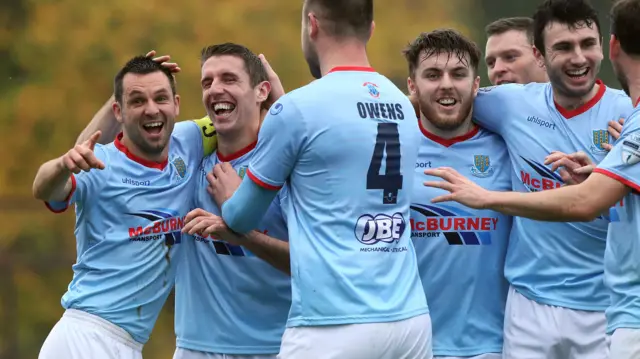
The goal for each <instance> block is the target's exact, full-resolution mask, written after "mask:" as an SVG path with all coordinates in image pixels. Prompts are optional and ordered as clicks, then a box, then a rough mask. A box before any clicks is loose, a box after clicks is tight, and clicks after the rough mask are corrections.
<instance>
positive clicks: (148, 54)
mask: <svg viewBox="0 0 640 359" xmlns="http://www.w3.org/2000/svg"><path fill="white" fill-rule="evenodd" d="M154 56H156V50H151V51H149V52H147V54H146V55H144V57H154Z"/></svg>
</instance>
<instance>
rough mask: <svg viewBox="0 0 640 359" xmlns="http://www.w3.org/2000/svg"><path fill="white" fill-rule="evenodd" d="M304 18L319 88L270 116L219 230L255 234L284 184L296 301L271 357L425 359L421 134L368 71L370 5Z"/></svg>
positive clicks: (320, 8) (357, 3)
mask: <svg viewBox="0 0 640 359" xmlns="http://www.w3.org/2000/svg"><path fill="white" fill-rule="evenodd" d="M302 17H303V21H302V43H303V52H304V55H305V58H306V60H307V62H308V64H309V68H310V70H311V73H312V74H313V75H314V77H316V78H318V80H316V81H314V82H312V83H311V84H309V85H307V86H304V87H302V88H300V89H297V90H295V91H293V92H291V93H289V94H286V95H284V96H283V97H281V98H280V99H279V100H278V101H277V102H276V103H275V104H274V105H273V106H271V109H270V111H269V114H268V115H267V117H266V118H265V120H264V122H263V124H262V127H261V128H260V134H259V136H258V144H257V146H256V148H255V150H254V153H253V157H252V159H251V161H250V164H249V167H248V169H247V172H246V173H247V175H246V176H245V177H244V180H243V181H242V183H241V184H240V187H239V188H238V189H237V190H236V191H235V192H234V193H233V196H231V197H230V198H228V199H226V201H224V203H223V205H222V219H224V222H226V224H227V225H228V227H229V228H230V229H232V230H234V231H236V232H239V233H246V232H248V231H250V230H252V229H254V228H256V225H257V224H258V223H259V222H260V219H261V218H262V216H263V215H264V213H265V212H266V211H267V208H268V207H269V206H270V204H271V203H272V201H273V199H274V197H275V196H276V195H277V193H278V191H277V190H279V189H280V188H281V187H282V186H283V185H284V184H285V183H287V186H288V188H289V196H288V197H287V199H286V200H285V208H286V210H285V211H286V213H287V224H288V228H289V232H290V233H289V234H290V235H289V238H290V245H291V275H292V293H293V298H292V305H291V311H290V313H289V320H288V322H287V329H286V330H285V332H284V335H283V338H282V346H281V349H280V353H279V356H278V357H279V358H282V359H291V358H325V359H334V358H351V359H361V358H362V359H364V358H367V359H369V358H379V359H387V358H388V359H396V358H406V359H418V358H419V359H423V358H431V357H432V354H431V321H430V319H429V315H428V309H427V303H426V300H425V296H424V291H423V290H422V286H421V283H420V279H419V276H418V268H417V264H416V257H415V252H414V248H413V245H412V243H411V239H410V233H409V231H406V230H404V229H405V226H406V223H407V222H408V221H409V211H410V209H409V207H410V195H411V193H410V192H411V189H412V187H413V173H412V172H413V168H414V166H415V162H416V156H417V151H418V144H419V137H418V136H419V132H418V131H419V129H418V125H417V123H416V121H415V117H413V110H412V106H411V103H410V102H409V100H408V99H407V98H406V96H405V95H404V94H403V93H402V91H400V90H399V89H398V88H397V87H396V86H395V85H393V83H392V82H391V81H390V80H388V79H387V78H385V77H384V76H382V75H380V74H378V73H376V72H375V71H374V70H373V69H372V68H371V67H370V65H369V60H368V57H367V53H366V44H367V42H368V40H369V38H370V37H371V34H372V31H373V27H374V26H373V1H372V0H342V1H333V0H306V1H305V2H304V5H303V11H302ZM383 162H384V164H383ZM383 166H384V167H383ZM381 168H384V169H385V170H384V172H381ZM213 190H214V191H216V186H215V185H214V189H213ZM222 219H221V218H218V220H220V223H219V225H221V226H223V225H225V224H224V223H223V222H222Z"/></svg>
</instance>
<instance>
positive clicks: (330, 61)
mask: <svg viewBox="0 0 640 359" xmlns="http://www.w3.org/2000/svg"><path fill="white" fill-rule="evenodd" d="M321 54H322V55H321ZM318 58H319V60H320V70H321V72H322V76H324V75H326V74H327V73H328V72H329V71H331V69H333V68H335V67H339V66H348V67H371V65H370V63H369V58H368V57H367V49H366V46H365V44H364V43H362V42H359V41H345V42H334V43H331V44H327V45H325V46H324V48H323V49H318Z"/></svg>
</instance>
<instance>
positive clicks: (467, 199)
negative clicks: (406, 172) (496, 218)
mask: <svg viewBox="0 0 640 359" xmlns="http://www.w3.org/2000/svg"><path fill="white" fill-rule="evenodd" d="M424 174H426V175H428V176H435V177H440V178H442V179H443V180H444V181H426V182H424V185H425V186H427V187H433V188H440V189H443V190H445V191H449V192H450V193H448V194H445V195H442V196H438V197H435V198H433V199H432V200H431V202H432V203H440V202H449V201H455V202H458V203H461V204H464V205H465V206H467V207H471V208H477V209H484V208H486V207H487V198H488V197H489V195H490V192H489V191H487V190H486V189H484V188H482V187H480V186H478V185H477V184H475V183H473V182H472V181H470V180H469V179H468V178H466V177H465V176H463V175H461V174H460V173H458V172H457V171H456V170H454V169H453V168H449V167H440V168H436V169H430V170H426V171H424Z"/></svg>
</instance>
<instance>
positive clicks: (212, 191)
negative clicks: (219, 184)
mask: <svg viewBox="0 0 640 359" xmlns="http://www.w3.org/2000/svg"><path fill="white" fill-rule="evenodd" d="M207 193H209V195H210V196H211V197H213V196H214V193H215V191H214V189H213V187H211V185H208V186H207Z"/></svg>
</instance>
